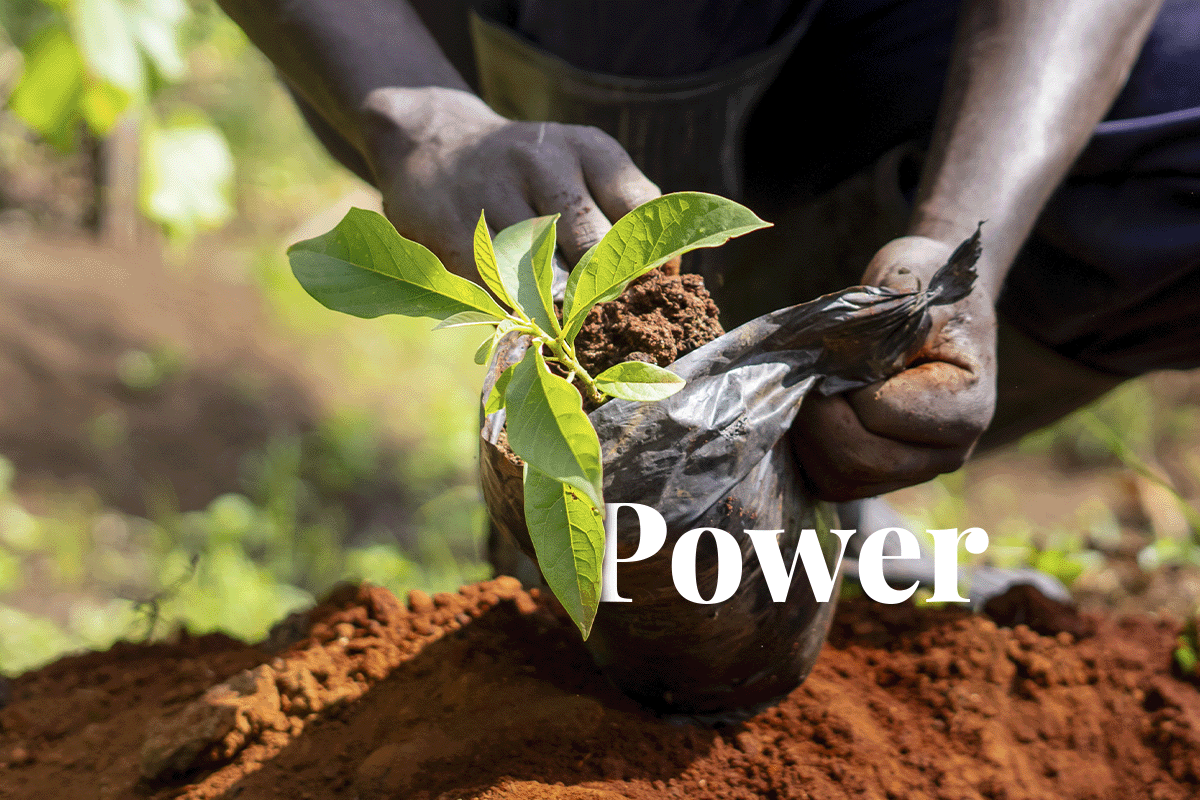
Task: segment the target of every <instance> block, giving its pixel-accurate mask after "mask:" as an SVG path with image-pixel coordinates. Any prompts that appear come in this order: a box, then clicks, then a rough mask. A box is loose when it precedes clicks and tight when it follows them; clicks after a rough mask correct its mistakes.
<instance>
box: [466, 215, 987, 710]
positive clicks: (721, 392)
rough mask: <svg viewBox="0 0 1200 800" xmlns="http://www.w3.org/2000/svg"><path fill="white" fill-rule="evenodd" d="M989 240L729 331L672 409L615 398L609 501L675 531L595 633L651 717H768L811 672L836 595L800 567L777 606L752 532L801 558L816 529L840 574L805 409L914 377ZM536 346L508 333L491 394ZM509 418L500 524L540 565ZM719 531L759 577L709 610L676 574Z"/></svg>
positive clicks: (607, 439) (484, 435)
mask: <svg viewBox="0 0 1200 800" xmlns="http://www.w3.org/2000/svg"><path fill="white" fill-rule="evenodd" d="M979 255H980V244H979V233H978V231H977V232H976V233H975V235H974V236H973V237H971V238H970V239H968V240H967V241H966V242H964V243H963V244H962V245H960V246H959V247H958V249H957V250H955V252H954V253H953V254H952V255H951V257H950V259H949V261H948V262H947V263H946V265H945V266H943V267H942V268H941V269H940V270H939V271H938V272H937V274H936V275H935V276H934V278H933V279H932V280H931V281H930V284H929V286H928V287H925V288H924V289H919V290H917V291H913V292H897V291H893V290H889V289H882V288H879V287H868V286H858V287H852V288H849V289H844V290H842V291H840V292H835V293H832V294H828V295H824V296H822V297H819V298H817V299H815V300H812V301H809V302H807V303H801V304H800V305H795V306H791V307H788V308H783V309H780V310H778V311H774V312H772V313H770V314H766V315H764V316H762V317H759V318H758V319H755V320H752V321H751V322H748V323H746V324H745V325H742V326H741V327H739V328H737V329H735V330H733V331H730V332H729V333H727V334H725V335H724V336H721V337H720V338H718V339H715V340H714V341H712V342H710V343H708V344H707V345H705V346H703V347H701V348H699V349H698V350H695V351H693V352H692V353H689V354H688V355H686V356H684V357H683V358H681V359H679V360H678V361H676V362H675V363H673V364H672V365H671V366H670V369H671V370H672V371H673V372H675V373H677V374H678V375H680V376H681V377H683V378H684V379H686V381H687V384H686V386H685V387H684V388H683V389H682V390H681V391H679V392H678V393H677V394H675V395H673V396H671V397H669V398H667V399H666V400H663V401H659V402H634V401H626V400H610V401H609V402H607V403H605V404H604V405H602V406H601V407H599V408H598V409H596V410H595V411H593V412H591V414H590V415H589V418H590V419H591V421H592V424H593V425H594V426H595V428H596V431H597V433H598V434H599V437H600V444H601V448H602V452H603V459H604V498H605V501H606V502H607V503H618V502H620V503H640V504H643V505H646V506H650V507H651V508H653V509H655V510H656V511H658V512H659V513H660V514H662V516H663V517H664V519H665V520H666V523H667V541H666V544H665V545H664V546H663V547H662V549H661V550H659V552H658V553H657V554H656V555H654V556H652V557H650V558H648V559H645V560H642V561H635V562H629V563H622V564H620V565H619V572H618V589H619V593H620V595H621V596H622V597H628V598H631V600H632V602H629V603H612V602H602V603H601V604H600V608H599V611H598V613H597V615H596V620H595V623H594V625H593V628H592V634H591V636H590V638H589V639H588V641H587V646H588V648H589V649H590V650H591V652H592V655H593V657H594V658H595V660H596V662H597V664H598V665H599V666H600V668H601V669H602V670H603V671H604V672H605V674H606V675H607V676H608V677H609V679H610V680H612V681H613V683H615V684H616V685H617V686H618V687H619V688H621V689H622V690H623V691H625V692H626V693H627V694H629V695H630V696H632V697H633V698H635V699H636V700H638V701H639V702H641V703H642V704H643V705H646V706H648V707H650V708H652V709H655V710H657V711H660V712H665V713H677V714H685V715H694V716H700V717H705V716H709V717H716V718H720V717H722V715H728V714H730V713H731V712H732V713H734V714H735V715H736V713H737V712H742V711H746V710H750V709H753V708H755V707H757V706H761V705H762V704H764V703H767V702H770V701H772V700H774V699H776V698H778V697H780V696H782V695H784V694H786V693H787V692H789V691H791V690H792V689H793V688H795V687H796V686H797V685H798V684H799V683H800V682H801V681H802V680H803V679H804V678H805V677H806V676H807V675H808V673H809V671H810V670H811V669H812V666H813V663H814V662H815V661H816V658H817V654H818V653H819V652H820V649H821V646H822V644H823V643H824V641H825V636H826V634H827V633H828V630H829V624H830V621H831V619H832V616H833V610H834V606H835V604H836V597H837V589H836V587H835V591H834V594H833V598H832V599H831V600H830V601H829V602H818V601H817V600H816V598H815V597H814V596H813V592H812V589H811V587H809V585H808V583H807V581H806V580H805V577H804V571H803V569H800V568H797V571H796V574H794V575H793V580H792V585H791V589H790V591H789V593H788V596H787V600H786V602H781V603H776V602H773V601H772V598H771V595H770V593H769V591H768V588H767V584H766V582H765V581H764V579H763V577H762V574H761V568H760V567H759V563H758V558H757V556H756V555H755V554H754V552H753V548H752V545H751V542H750V538H749V537H748V536H746V535H745V534H744V533H743V532H744V531H745V530H746V529H751V530H770V529H782V530H783V531H784V533H783V534H781V535H780V536H779V544H780V550H781V552H782V554H783V560H784V564H785V565H790V564H791V563H792V558H793V555H794V553H795V548H796V543H797V541H798V540H799V537H800V533H801V531H802V530H803V529H805V528H815V529H816V531H817V534H818V538H819V540H820V541H821V543H822V548H823V550H824V552H825V556H826V560H827V563H828V565H829V567H830V569H832V567H833V565H834V563H835V560H836V557H837V551H838V548H839V547H840V543H839V542H838V539H837V537H836V536H834V535H831V534H830V533H829V531H830V529H832V528H837V527H838V524H837V516H836V510H835V508H834V506H833V505H831V504H829V503H825V502H822V501H819V500H817V499H816V498H815V497H813V496H812V495H811V494H810V493H809V491H808V490H807V488H806V484H805V481H804V479H803V477H802V475H801V474H800V469H799V467H798V465H797V464H796V461H795V456H794V455H793V452H792V444H791V443H790V442H789V441H788V439H787V436H786V434H787V433H788V430H789V428H791V426H792V422H793V420H794V419H795V417H796V413H797V411H798V410H799V408H800V404H801V401H802V400H803V399H804V397H805V396H806V395H807V394H809V393H810V392H814V391H816V392H820V393H822V394H824V395H831V394H837V393H840V392H845V391H849V390H851V389H856V388H859V387H862V386H866V385H868V384H871V383H874V382H876V381H880V380H883V379H885V378H887V377H889V376H891V375H894V374H895V373H897V372H899V371H900V370H902V369H903V368H904V366H905V364H906V363H907V362H908V361H909V360H910V359H911V357H912V356H913V355H914V354H915V352H916V350H918V349H919V348H920V347H921V345H922V344H923V342H924V339H925V336H926V334H927V332H928V330H929V327H930V325H931V321H930V315H929V309H930V308H931V307H932V306H937V305H947V304H950V303H954V302H957V301H958V300H961V299H962V298H964V297H966V296H967V294H969V293H970V291H971V288H972V286H973V284H974V280H975V262H976V261H977V260H978V257H979ZM527 345H528V341H527V340H524V339H521V338H519V337H515V336H511V337H508V338H506V339H504V340H502V341H501V343H500V345H499V346H498V347H497V349H496V353H495V354H494V356H493V359H492V363H491V364H490V365H489V371H488V376H487V378H486V380H485V385H484V389H483V397H485V398H486V397H487V395H488V393H489V392H490V391H491V386H492V384H493V383H494V382H495V380H496V378H497V377H498V376H499V375H500V373H501V372H502V371H503V370H504V369H505V368H506V367H508V366H509V365H510V364H512V363H515V362H516V361H518V360H520V358H521V357H522V355H523V354H524V351H525V349H526V347H527ZM503 424H504V412H503V410H501V411H500V412H498V413H496V414H492V415H490V416H488V417H486V418H485V419H484V420H483V425H482V430H481V440H482V441H481V453H480V465H481V472H482V479H483V492H484V499H485V501H486V502H487V506H488V512H489V515H490V517H491V520H492V523H493V526H494V528H495V529H496V532H498V533H499V535H501V536H503V537H509V538H511V540H512V541H513V542H515V544H516V545H517V546H518V547H519V548H520V549H521V550H522V551H523V552H524V553H525V554H526V555H528V556H529V557H530V558H534V551H533V546H532V543H531V541H530V539H529V534H528V531H527V530H526V528H525V520H524V512H523V496H522V491H521V468H520V466H518V465H517V464H516V463H514V462H513V461H512V460H510V458H508V457H507V456H506V455H505V453H504V452H503V451H502V450H501V448H499V447H497V442H498V440H499V437H500V433H501V430H502V428H503ZM701 527H708V528H720V529H721V530H725V531H728V532H729V533H731V534H732V535H733V536H734V537H735V539H737V541H738V543H739V545H740V547H741V552H742V565H743V569H742V577H741V582H740V585H739V587H738V590H737V591H736V592H735V593H734V595H733V596H732V597H731V598H730V599H729V600H727V601H725V602H722V603H718V604H712V605H702V604H695V603H692V602H689V601H688V600H686V599H684V598H683V597H681V596H680V595H679V593H678V592H677V590H676V588H675V585H674V583H673V581H672V578H671V552H672V548H673V545H674V543H675V541H676V540H677V539H678V538H679V537H680V536H681V535H683V534H684V533H686V532H687V531H689V530H692V529H695V528H701ZM639 535H640V528H639V526H638V524H637V517H636V515H635V514H634V513H633V511H631V510H626V511H623V512H621V513H620V514H619V518H618V526H617V537H618V555H619V557H621V558H628V557H630V556H631V555H633V553H634V552H635V550H636V547H637V544H638V540H639ZM700 541H701V544H700V546H699V548H698V550H697V557H696V561H697V566H696V573H697V583H698V586H699V588H700V592H701V595H702V596H705V597H711V596H712V592H713V588H714V586H715V584H716V577H717V576H716V566H717V551H716V545H715V543H714V542H713V539H712V537H708V536H705V537H701V540H700Z"/></svg>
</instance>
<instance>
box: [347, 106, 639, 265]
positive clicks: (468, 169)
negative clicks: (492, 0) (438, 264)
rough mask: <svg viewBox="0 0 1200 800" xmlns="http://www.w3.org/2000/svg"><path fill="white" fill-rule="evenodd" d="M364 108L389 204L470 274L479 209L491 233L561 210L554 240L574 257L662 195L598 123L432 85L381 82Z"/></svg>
mask: <svg viewBox="0 0 1200 800" xmlns="http://www.w3.org/2000/svg"><path fill="white" fill-rule="evenodd" d="M364 111H365V115H366V121H367V125H366V134H365V143H364V144H365V146H366V149H367V151H368V160H369V162H370V164H371V168H372V170H373V172H374V174H375V178H376V182H377V185H378V188H379V190H380V191H381V192H382V193H383V207H384V213H385V214H386V215H387V217H388V219H389V220H391V222H392V224H393V225H395V226H396V229H397V230H398V231H399V232H400V233H401V234H403V235H404V236H406V237H408V238H410V239H413V240H415V241H418V242H420V243H421V244H423V245H425V246H426V247H428V248H429V249H430V250H432V251H433V252H434V253H435V254H436V255H437V256H438V257H439V258H440V259H441V260H442V262H443V263H444V264H445V265H446V267H447V268H448V269H449V270H450V271H452V272H455V273H457V274H459V275H462V276H464V277H467V278H471V279H472V280H478V274H477V272H476V270H475V265H474V260H473V258H472V244H471V243H472V236H473V233H474V230H475V225H476V223H477V222H478V220H479V212H480V209H482V210H484V212H485V213H486V215H487V221H488V225H489V227H490V228H491V229H492V231H493V232H495V231H498V230H500V229H502V228H505V227H507V226H509V225H512V224H514V223H516V222H520V221H522V220H525V219H528V218H530V217H535V216H542V215H547V214H555V213H558V214H561V215H562V216H561V218H560V219H559V221H558V244H559V248H560V250H561V252H562V253H563V255H564V256H565V257H566V259H567V261H568V262H569V264H571V265H573V264H574V263H575V262H576V261H578V260H579V257H580V256H582V255H583V254H584V252H586V251H587V249H588V248H589V247H591V246H592V245H593V244H595V243H596V242H598V241H599V240H600V238H601V237H602V236H603V235H604V234H605V233H606V232H607V231H608V229H609V228H610V227H611V225H612V223H613V222H615V221H616V220H617V219H619V218H620V217H622V216H623V215H624V214H626V213H627V212H629V211H631V210H632V209H634V208H635V207H637V206H639V205H641V204H642V203H644V202H646V201H647V200H652V199H653V198H655V197H658V196H659V194H660V192H659V190H658V187H657V186H655V185H654V184H653V183H651V182H650V180H649V179H647V178H646V176H645V175H643V174H642V173H641V171H640V170H638V168H637V167H635V166H634V164H633V162H632V161H631V160H630V159H629V156H628V155H627V154H626V153H625V151H624V150H623V149H622V148H621V146H620V145H619V144H617V142H616V141H615V140H614V139H613V138H612V137H610V136H608V135H607V134H605V133H603V132H602V131H600V130H598V129H597V128H592V127H584V126H579V125H560V124H557V123H553V122H513V121H512V120H508V119H505V118H504V117H501V116H500V115H498V114H496V113H495V112H494V111H492V110H491V109H490V108H489V107H488V106H487V105H486V104H485V103H484V102H483V101H482V100H480V99H479V98H478V97H476V96H475V95H472V94H470V93H468V92H463V91H458V90H454V89H441V88H433V87H426V88H420V89H396V88H390V89H381V90H376V91H375V92H373V93H372V94H371V95H370V97H368V99H367V102H366V105H365V108H364Z"/></svg>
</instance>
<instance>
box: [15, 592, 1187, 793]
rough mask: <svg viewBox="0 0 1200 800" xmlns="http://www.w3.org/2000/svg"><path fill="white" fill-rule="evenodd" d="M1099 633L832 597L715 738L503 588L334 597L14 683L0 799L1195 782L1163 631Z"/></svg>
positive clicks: (1155, 788)
mask: <svg viewBox="0 0 1200 800" xmlns="http://www.w3.org/2000/svg"><path fill="white" fill-rule="evenodd" d="M1093 622H1094V624H1095V627H1096V633H1095V635H1094V636H1092V637H1091V638H1088V639H1085V640H1082V641H1075V639H1074V637H1073V636H1071V635H1070V634H1069V633H1065V632H1063V633H1058V634H1056V635H1055V636H1041V635H1039V634H1037V633H1035V632H1034V631H1032V630H1030V629H1029V628H1028V627H1026V626H1024V625H1018V626H1017V627H1015V628H1000V627H997V625H996V624H995V623H994V622H992V621H990V620H989V619H986V618H984V617H978V616H971V615H969V614H967V613H965V612H962V611H958V610H941V611H930V610H918V609H916V608H914V607H911V606H880V605H878V604H874V603H871V602H869V601H865V600H857V601H850V602H846V603H844V604H843V606H842V608H840V609H839V611H838V615H837V618H836V621H835V624H834V630H833V633H832V635H831V637H830V640H829V644H828V645H827V647H826V649H825V651H824V653H823V654H822V656H821V658H820V660H819V661H818V663H817V665H816V668H815V670H814V671H813V673H812V675H811V676H810V677H809V678H808V680H807V681H806V682H805V683H804V684H803V685H802V686H800V687H799V688H797V689H796V690H795V691H793V692H792V693H791V694H790V695H789V696H788V697H786V698H784V699H783V700H782V701H781V702H780V703H778V704H777V705H775V706H774V707H772V708H769V709H767V710H765V711H763V712H761V713H759V714H758V715H756V716H754V717H752V718H750V719H749V720H747V721H746V722H744V723H742V724H740V725H737V726H733V727H727V728H722V729H715V730H714V729H709V728H704V727H699V726H695V725H689V724H679V723H678V722H677V721H675V722H669V721H663V720H659V719H656V718H654V717H652V716H650V715H649V714H647V713H646V712H644V711H642V710H641V709H639V708H637V707H636V706H635V705H634V704H633V703H632V702H631V701H630V700H628V699H627V698H625V697H624V696H622V695H621V694H619V693H618V692H616V691H615V690H614V689H612V688H611V687H610V686H609V685H608V684H607V683H606V682H605V681H604V679H603V678H602V677H601V676H600V675H599V673H598V672H597V671H596V669H595V667H594V666H593V665H592V663H591V661H590V659H589V658H588V656H587V654H586V651H585V650H584V649H583V646H582V644H581V643H580V641H579V638H578V635H577V634H576V633H575V631H574V630H573V628H572V626H571V625H570V623H569V621H566V620H565V619H563V618H562V617H560V616H558V615H557V614H556V612H555V611H554V610H553V607H552V606H551V604H550V603H549V602H548V600H547V598H545V597H543V596H539V594H538V593H537V592H536V591H531V592H529V593H526V592H524V591H522V590H521V589H520V588H519V585H518V584H517V583H516V582H515V581H513V580H512V579H499V580H497V581H491V582H486V583H482V584H476V585H473V586H467V587H463V589H462V590H461V591H460V592H459V593H457V594H442V595H437V596H435V597H433V598H429V597H428V596H426V595H424V594H422V593H419V592H414V593H412V594H411V595H410V596H409V602H408V604H407V606H406V605H405V604H403V603H401V602H400V601H399V600H397V599H396V598H395V597H393V596H392V595H390V594H388V593H387V592H385V591H383V590H380V589H371V588H362V589H345V590H342V591H340V592H338V593H336V594H335V595H334V596H333V597H331V598H330V600H329V601H327V602H326V603H324V604H323V605H322V606H321V607H319V608H318V609H316V610H315V611H314V612H312V613H311V614H310V616H309V619H308V625H307V629H306V630H305V631H304V636H303V638H302V639H301V640H300V641H299V642H297V643H296V644H294V645H292V646H291V647H290V648H289V649H287V650H286V651H285V652H283V653H282V654H280V655H277V656H273V655H271V654H270V653H268V652H266V651H264V650H261V649H256V648H253V647H248V646H243V645H238V644H236V643H234V642H232V641H230V640H228V639H225V638H222V637H205V638H202V639H183V640H182V641H180V642H177V643H175V644H170V645H150V646H141V647H138V646H133V645H119V646H118V647H116V648H114V649H113V650H112V651H110V652H108V653H94V654H89V655H85V656H77V657H73V658H69V659H65V660H63V661H61V662H59V663H58V664H55V665H52V666H50V667H46V668H45V669H42V670H40V671H38V672H34V673H31V674H29V675H25V676H23V677H21V678H19V679H17V680H16V681H15V684H14V687H13V689H14V693H13V695H14V696H13V700H12V702H11V703H10V704H9V705H8V707H7V708H5V709H4V710H3V711H0V726H2V727H0V761H2V762H4V764H5V767H4V769H3V770H0V797H42V796H45V797H56V798H64V800H70V799H71V798H76V797H79V798H83V797H89V798H91V797H97V796H99V797H104V798H163V799H165V798H175V797H186V798H195V799H197V800H199V798H218V797H222V798H231V797H235V796H236V797H239V798H264V797H277V796H286V797H297V798H307V799H308V800H324V799H325V798H330V800H332V798H342V797H352V796H353V797H359V798H362V799H363V800H368V799H369V798H392V797H411V798H425V799H426V800H434V798H441V797H448V798H450V797H452V798H460V797H461V798H487V799H488V800H501V798H504V799H505V800H518V799H519V798H525V799H529V800H532V799H534V798H560V799H565V798H571V799H573V800H583V799H585V798H586V799H589V800H603V799H604V798H666V797H688V798H691V797H697V798H713V799H714V800H726V799H727V798H761V797H788V798H791V797H797V798H800V797H807V798H818V799H824V798H842V797H877V798H884V797H889V798H909V797H933V798H947V799H949V798H955V799H956V800H957V798H963V797H968V798H1008V799H1009V800H1015V799H1016V798H1034V797H1038V798H1041V797H1054V798H1163V799H1164V800H1174V799H1175V798H1179V800H1183V798H1187V797H1192V796H1194V795H1195V787H1196V785H1197V783H1198V782H1200V692H1198V691H1197V688H1196V687H1195V686H1193V685H1191V684H1189V683H1186V682H1182V681H1179V680H1177V679H1175V678H1173V677H1172V676H1171V674H1170V663H1171V657H1170V654H1171V649H1172V646H1173V643H1174V638H1175V633H1176V627H1175V626H1173V625H1172V624H1169V623H1166V622H1163V621H1161V620H1156V619H1153V618H1150V617H1141V618H1134V619H1105V618H1097V619H1096V620H1094V621H1093ZM205 709H208V712H207V714H206V713H205ZM222 709H224V710H222ZM218 712H219V713H218ZM180 745H186V746H185V747H183V748H182V749H180V747H179V746H180ZM173 747H174V748H175V750H174V752H175V753H176V754H178V757H177V758H176V759H175V760H173V761H172V760H171V759H167V760H166V761H164V760H162V759H161V758H160V759H159V760H157V761H156V760H155V757H156V756H161V754H163V753H165V752H167V751H171V750H172V748H173ZM148 754H149V756H148ZM189 759H191V761H190V766H183V765H184V763H185V762H188V760H189ZM143 770H144V771H147V772H150V773H155V772H156V771H157V772H158V776H157V777H154V778H144V777H141V772H142V771H143ZM179 770H183V771H182V772H179Z"/></svg>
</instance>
